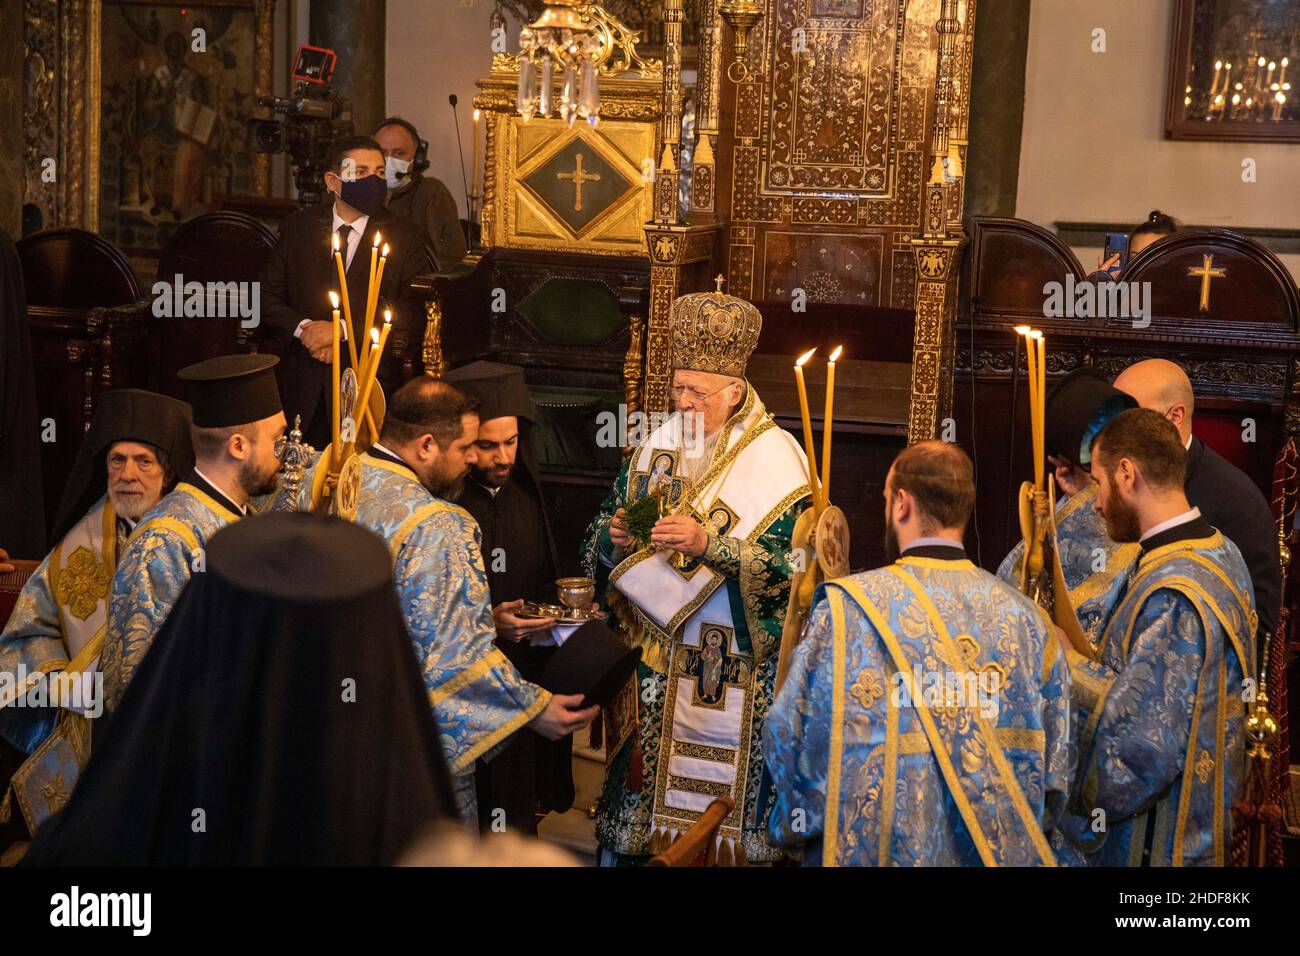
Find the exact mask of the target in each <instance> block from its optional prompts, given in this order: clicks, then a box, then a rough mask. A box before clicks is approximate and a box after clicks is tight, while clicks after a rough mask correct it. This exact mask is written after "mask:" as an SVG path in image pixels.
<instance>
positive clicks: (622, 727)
mask: <svg viewBox="0 0 1300 956" xmlns="http://www.w3.org/2000/svg"><path fill="white" fill-rule="evenodd" d="M636 690H637V675H636V672H635V671H633V673H632V676H631V677H630V678H628V680H627V681H625V682H624V684H623V687H622V688H621V689H620V690H619V691H618V693H616V694H615V695H614V698H613V699H612V700H611V701H610V702H609V704H607V705H606V706H605V708H604V709H603V710H602V711H601V714H600V717H601V720H603V721H604V722H605V727H604V731H605V766H609V763H610V761H611V760H613V759H614V758H615V757H616V756H618V753H619V751H620V750H622V749H623V745H624V744H626V743H627V739H628V738H629V737H631V736H632V734H633V732H634V731H635V730H636V727H637V692H636Z"/></svg>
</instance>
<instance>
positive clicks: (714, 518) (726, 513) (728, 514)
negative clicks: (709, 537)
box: [705, 498, 740, 536]
mask: <svg viewBox="0 0 1300 956" xmlns="http://www.w3.org/2000/svg"><path fill="white" fill-rule="evenodd" d="M739 520H740V516H739V515H738V514H736V512H735V511H734V510H732V508H731V507H730V506H729V505H728V504H727V503H726V502H725V501H723V500H722V499H721V498H718V499H717V500H716V501H714V502H713V504H711V505H709V515H708V521H706V522H705V526H706V527H707V528H708V529H709V530H711V531H712V532H713V533H714V534H716V535H718V536H722V535H725V534H726V533H727V532H728V531H730V530H731V529H732V528H734V527H735V526H736V522H738V521H739Z"/></svg>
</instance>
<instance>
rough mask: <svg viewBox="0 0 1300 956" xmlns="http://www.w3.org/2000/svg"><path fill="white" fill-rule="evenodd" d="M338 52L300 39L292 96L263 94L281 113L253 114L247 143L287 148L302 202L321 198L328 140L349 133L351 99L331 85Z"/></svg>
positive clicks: (268, 149) (261, 100) (263, 101)
mask: <svg viewBox="0 0 1300 956" xmlns="http://www.w3.org/2000/svg"><path fill="white" fill-rule="evenodd" d="M336 61H337V57H336V56H335V55H334V51H333V50H326V49H323V48H322V47H315V46H308V45H307V44H302V45H301V46H299V47H298V57H297V59H296V60H295V61H294V64H293V74H292V78H293V79H294V80H295V81H296V82H295V84H294V89H293V96H290V97H285V96H259V97H258V98H257V105H258V106H269V107H270V108H271V110H272V112H274V113H276V114H279V115H283V117H284V118H283V119H279V118H277V119H250V120H249V121H248V133H249V136H248V139H249V148H250V149H252V150H253V152H255V153H288V154H289V162H290V164H291V165H292V166H293V183H294V185H295V186H297V187H298V204H299V205H301V206H308V205H311V204H313V203H315V202H318V201H319V200H320V199H321V197H322V196H323V194H324V192H325V184H324V182H323V181H322V179H321V177H322V176H323V175H324V173H325V153H326V151H327V150H328V149H329V145H330V143H332V142H333V141H334V140H336V139H338V138H339V137H341V136H348V135H351V133H352V132H353V129H352V101H351V100H350V99H345V98H344V97H342V96H339V95H338V93H337V92H336V91H335V90H334V89H333V87H331V86H330V79H331V78H332V77H333V75H334V64H335V62H336Z"/></svg>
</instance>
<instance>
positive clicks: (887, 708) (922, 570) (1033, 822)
mask: <svg viewBox="0 0 1300 956" xmlns="http://www.w3.org/2000/svg"><path fill="white" fill-rule="evenodd" d="M994 674H996V675H999V676H998V677H997V678H994V677H993V676H992V675H994ZM908 675H910V678H911V679H910V680H909V679H908ZM949 675H951V676H949ZM940 682H942V683H940ZM913 687H915V688H919V689H918V690H916V691H913V690H912V689H911V688H913ZM947 688H950V690H948V689H947ZM931 689H933V690H934V693H933V694H932V693H931ZM971 692H973V694H972V693H971ZM1069 704H1070V677H1069V672H1068V668H1067V666H1066V663H1065V659H1064V655H1063V652H1062V651H1061V647H1060V642H1059V641H1058V640H1057V638H1056V635H1055V633H1054V632H1053V631H1052V629H1051V628H1050V627H1049V626H1048V625H1047V622H1046V619H1045V618H1044V616H1043V615H1042V614H1041V612H1040V611H1039V610H1038V609H1037V608H1036V607H1035V606H1034V605H1033V604H1032V603H1031V602H1030V601H1029V600H1028V599H1027V598H1025V597H1024V596H1023V595H1021V594H1020V593H1019V592H1017V591H1016V590H1014V589H1013V588H1010V587H1008V586H1007V585H1006V584H1005V583H1003V582H1002V581H999V580H998V579H997V578H996V577H994V576H993V575H991V574H988V573H987V572H985V571H982V570H980V569H978V568H976V567H975V566H974V565H973V564H972V563H970V562H969V561H966V560H959V561H953V560H939V559H934V558H924V557H908V556H906V555H905V556H904V557H902V558H901V559H900V560H899V561H898V562H897V563H895V564H894V565H891V566H889V567H885V568H880V569H878V570H875V571H868V572H864V573H861V574H856V575H851V576H850V577H847V578H840V579H838V580H835V581H830V582H827V583H826V584H823V585H821V586H820V587H819V588H818V590H817V594H816V596H815V599H814V604H813V608H812V610H811V611H810V613H809V618H808V623H807V626H806V628H805V630H804V634H803V638H802V640H801V641H800V643H799V645H798V647H797V648H796V649H795V652H794V654H793V656H792V658H791V664H790V671H789V675H788V677H787V678H786V682H785V684H784V685H783V686H782V687H781V689H780V691H779V693H778V694H777V697H776V701H775V702H774V703H773V705H772V709H771V712H770V713H769V714H768V717H767V723H766V725H765V727H764V730H763V740H764V749H765V752H766V754H767V766H768V770H769V772H770V773H771V775H772V785H773V789H774V791H775V796H776V805H775V807H774V809H773V811H772V816H771V821H770V828H771V838H772V840H773V842H774V843H776V844H778V845H780V846H784V847H789V848H792V849H798V848H802V849H803V862H804V865H822V866H979V865H981V864H984V865H1012V866H1028V865H1053V864H1054V862H1055V860H1054V854H1053V853H1052V851H1051V849H1050V846H1049V843H1048V839H1047V836H1046V831H1048V830H1049V829H1050V828H1051V827H1052V826H1053V825H1054V823H1055V819H1056V817H1057V815H1058V814H1059V813H1060V812H1061V810H1062V809H1063V808H1064V805H1065V799H1066V796H1067V794H1068V792H1069V787H1070V779H1071V773H1072V769H1073V768H1072V765H1071V753H1072V750H1071V747H1070V740H1069V727H1068V723H1069Z"/></svg>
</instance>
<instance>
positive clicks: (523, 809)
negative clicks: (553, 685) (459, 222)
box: [444, 362, 573, 833]
mask: <svg viewBox="0 0 1300 956" xmlns="http://www.w3.org/2000/svg"><path fill="white" fill-rule="evenodd" d="M444 378H445V380H446V381H448V382H451V383H452V384H454V385H455V386H456V387H457V388H459V389H460V390H461V391H463V392H465V393H466V394H468V395H472V396H473V397H474V398H476V399H477V400H478V403H479V431H478V442H477V451H478V463H477V464H476V465H474V466H472V467H471V469H470V473H469V476H468V478H467V479H466V481H465V490H464V491H463V492H462V493H461V496H460V498H459V500H458V502H457V503H458V504H460V505H461V507H463V508H465V510H467V511H468V512H469V513H470V514H472V515H473V516H474V518H475V520H476V521H478V523H479V527H480V528H481V529H482V530H483V564H484V566H485V567H486V569H487V577H488V589H489V591H490V592H491V598H492V614H493V616H494V617H495V618H496V625H497V641H496V643H497V646H498V647H500V648H501V652H502V653H503V654H505V655H506V657H508V658H509V659H510V661H511V663H513V664H514V665H515V667H517V668H518V669H519V672H520V673H521V674H523V676H524V677H525V678H526V679H527V680H530V681H534V682H535V681H537V680H539V679H540V677H541V673H542V670H543V668H545V666H546V662H547V661H549V660H550V658H551V655H552V654H554V653H555V650H556V648H555V646H554V645H551V644H550V642H549V640H548V638H549V632H550V629H551V619H549V618H544V619H540V620H530V619H527V618H523V617H520V616H519V615H518V613H517V612H518V611H519V610H520V609H521V607H522V605H523V603H524V602H525V601H539V602H543V603H546V604H554V603H555V600H556V596H555V578H556V559H555V545H554V542H553V541H552V538H551V529H550V524H549V523H548V521H547V517H546V507H545V502H544V500H543V498H542V487H541V480H540V478H539V472H538V469H537V462H536V458H535V457H534V452H533V449H532V448H531V447H530V445H529V430H530V428H531V426H532V425H533V424H534V423H535V422H536V421H537V409H536V408H535V406H534V405H533V402H532V399H531V398H530V397H529V395H528V386H527V385H526V384H525V383H524V372H523V369H521V368H519V367H518V366H515V365H501V364H498V363H495V362H474V363H472V364H470V365H466V366H464V367H463V368H459V369H455V370H454V371H451V372H448V373H447V375H446V376H444ZM572 757H573V737H572V736H568V737H564V738H562V739H561V740H557V741H549V740H546V739H545V738H543V737H541V736H539V735H538V734H536V733H534V732H533V731H531V730H527V729H525V730H521V731H520V732H519V733H517V734H515V736H514V737H513V738H512V739H511V740H510V742H509V743H507V744H506V746H505V749H504V750H502V751H500V752H499V753H497V754H496V755H495V756H494V757H493V758H492V759H491V760H490V761H479V764H478V768H477V773H476V778H477V782H476V788H477V792H478V810H479V813H478V818H479V826H480V827H481V828H482V829H483V830H484V831H485V832H491V830H492V827H493V824H494V822H497V825H498V826H499V822H498V821H500V820H501V814H500V813H499V812H496V813H495V814H494V811H499V810H504V811H505V824H506V826H508V827H509V828H510V829H512V830H522V831H523V832H525V833H536V832H537V814H538V813H542V814H545V813H549V812H552V811H554V812H557V813H563V812H564V811H565V810H567V809H569V807H571V806H572V805H573V766H572Z"/></svg>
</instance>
